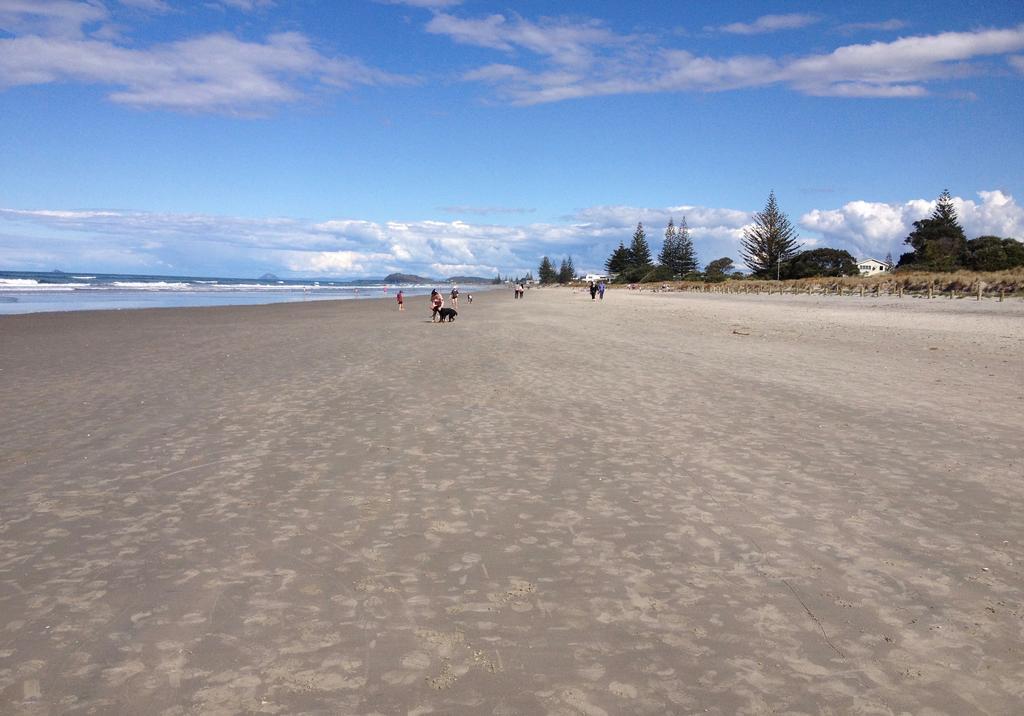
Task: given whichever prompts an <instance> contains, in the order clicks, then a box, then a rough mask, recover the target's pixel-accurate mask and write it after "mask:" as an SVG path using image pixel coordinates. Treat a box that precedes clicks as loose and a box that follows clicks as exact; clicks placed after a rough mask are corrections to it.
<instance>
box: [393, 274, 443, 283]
mask: <svg viewBox="0 0 1024 716" xmlns="http://www.w3.org/2000/svg"><path fill="white" fill-rule="evenodd" d="M384 283H440V281H438V280H437V279H436V278H426V277H425V276H417V275H416V274H414V273H389V274H388V275H387V276H385V277H384Z"/></svg>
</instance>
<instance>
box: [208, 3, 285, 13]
mask: <svg viewBox="0 0 1024 716" xmlns="http://www.w3.org/2000/svg"><path fill="white" fill-rule="evenodd" d="M218 3H219V4H220V5H223V6H224V7H230V8H234V9H235V10H241V11H242V12H253V11H254V10H261V9H263V8H268V7H273V6H274V0H218Z"/></svg>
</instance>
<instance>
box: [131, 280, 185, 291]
mask: <svg viewBox="0 0 1024 716" xmlns="http://www.w3.org/2000/svg"><path fill="white" fill-rule="evenodd" d="M112 285H114V286H116V287H117V288H131V289H135V290H139V291H161V290H163V291H181V290H187V289H188V288H190V286H189V284H187V283H179V282H177V281H114V282H113V284H112Z"/></svg>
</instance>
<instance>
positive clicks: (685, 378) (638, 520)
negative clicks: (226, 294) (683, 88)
mask: <svg viewBox="0 0 1024 716" xmlns="http://www.w3.org/2000/svg"><path fill="white" fill-rule="evenodd" d="M463 304H464V305H463V306H462V309H461V314H462V315H461V316H460V319H459V320H458V321H457V322H456V323H454V324H451V325H447V324H446V325H443V326H441V325H431V324H430V323H429V322H426V321H425V320H424V319H425V318H426V308H425V299H413V300H411V302H410V304H409V308H410V310H408V311H406V312H405V313H404V314H399V313H398V312H397V311H395V310H394V304H393V303H392V302H391V301H364V302H338V303H319V302H318V303H309V304H298V305H294V304H293V305H275V306H260V307H237V308H213V309H172V310H146V311H130V312H96V313H79V314H51V315H34V316H13V317H4V318H0V369H2V370H0V388H2V390H3V409H2V413H0V475H2V477H0V479H2V482H0V490H2V500H0V712H3V713H25V714H44V713H82V714H86V713H89V714H93V713H95V714H108V713H122V714H192V713H204V714H217V713H272V714H286V713H287V714H291V713H301V712H306V713H324V714H369V713H382V714H405V713H413V714H426V713H474V714H477V713H479V714H543V713H548V714H589V715H594V714H605V713H607V714H665V713H715V714H734V713H743V714H755V713H758V714H759V713H769V712H771V713H775V712H784V713H809V714H817V713H844V714H845V713H869V714H889V713H913V714H928V713H933V714H935V713H949V714H965V713H993V714H1006V713H1012V712H1019V709H1020V707H1021V703H1022V700H1024V652H1022V648H1024V639H1022V636H1024V605H1022V603H1021V600H1022V594H1024V591H1022V588H1024V574H1022V565H1024V545H1022V543H1021V540H1022V536H1024V479H1022V475H1024V445H1022V439H1021V426H1022V418H1021V416H1022V409H1024V368H1022V366H1024V303H1022V302H1020V301H1013V302H1006V303H1002V304H999V303H995V302H992V301H987V302H983V303H981V304H978V303H975V302H973V301H969V300H960V301H943V300H933V301H930V302H929V301H927V300H925V299H910V298H905V299H903V300H902V301H897V300H888V299H884V298H883V299H857V298H845V299H838V298H816V297H801V296H797V297H773V298H767V297H764V296H762V297H753V296H751V297H744V296H715V295H692V294H677V295H650V294H633V293H629V292H625V291H612V292H610V293H609V295H608V297H607V298H606V300H605V301H604V302H603V303H600V302H591V301H590V299H589V296H588V295H586V294H584V293H571V292H570V291H567V290H544V291H530V292H529V293H528V294H527V296H526V298H525V300H523V301H513V300H512V296H511V292H507V293H506V292H504V291H502V292H500V293H490V294H479V295H478V297H477V301H476V302H475V303H474V304H473V305H472V306H466V305H465V303H464V302H463Z"/></svg>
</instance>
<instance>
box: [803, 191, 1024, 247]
mask: <svg viewBox="0 0 1024 716" xmlns="http://www.w3.org/2000/svg"><path fill="white" fill-rule="evenodd" d="M978 196H979V197H980V198H981V201H980V202H976V201H973V200H971V199H963V198H960V197H954V198H953V206H954V207H955V208H956V210H957V215H958V216H959V217H960V223H961V225H962V226H963V227H964V231H965V233H966V234H967V237H968V238H975V237H977V236H984V235H986V234H992V235H996V236H1002V237H1013V238H1024V207H1021V206H1019V205H1018V204H1017V203H1016V202H1015V201H1014V199H1013V197H1012V196H1010V195H1009V194H1005V193H1003V192H1002V191H998V190H997V191H980V192H978ZM934 209H935V201H934V200H932V201H929V200H927V199H911V200H910V201H907V202H904V203H903V204H887V203H883V202H870V201H851V202H849V203H847V204H844V205H843V206H842V207H840V208H839V209H815V210H813V211H810V212H808V213H806V214H804V215H803V216H801V217H800V226H801V227H802V228H803V229H805V230H807V231H813V232H816V233H818V234H820V235H821V236H822V237H823V239H824V243H825V244H827V245H829V246H833V247H835V248H846V249H848V250H849V251H850V252H851V253H853V254H854V255H855V256H858V257H865V256H874V257H876V258H878V257H884V256H885V254H886V253H888V252H892V254H893V256H899V254H900V253H902V252H903V251H905V250H906V248H907V247H905V246H904V245H903V240H904V239H905V238H906V237H907V235H908V234H909V233H910V232H911V231H912V230H913V228H914V226H913V225H914V222H915V221H918V220H920V219H925V218H928V217H929V216H930V215H931V213H932V211H933V210H934Z"/></svg>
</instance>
